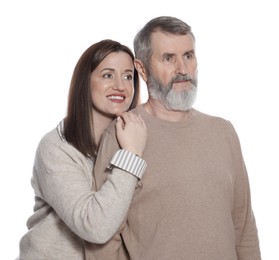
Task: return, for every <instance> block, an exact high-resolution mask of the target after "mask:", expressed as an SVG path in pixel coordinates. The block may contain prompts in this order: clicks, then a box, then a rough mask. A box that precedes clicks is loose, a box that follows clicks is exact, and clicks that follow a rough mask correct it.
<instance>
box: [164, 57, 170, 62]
mask: <svg viewBox="0 0 279 260" xmlns="http://www.w3.org/2000/svg"><path fill="white" fill-rule="evenodd" d="M171 59H172V57H171V56H166V57H164V59H163V60H164V61H166V62H170V61H171Z"/></svg>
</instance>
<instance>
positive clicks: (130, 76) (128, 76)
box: [125, 75, 133, 80]
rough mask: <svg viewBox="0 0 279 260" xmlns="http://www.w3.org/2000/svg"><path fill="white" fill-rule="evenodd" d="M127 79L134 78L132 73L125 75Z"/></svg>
mask: <svg viewBox="0 0 279 260" xmlns="http://www.w3.org/2000/svg"><path fill="white" fill-rule="evenodd" d="M125 79H128V80H132V79H133V76H132V75H126V76H125Z"/></svg>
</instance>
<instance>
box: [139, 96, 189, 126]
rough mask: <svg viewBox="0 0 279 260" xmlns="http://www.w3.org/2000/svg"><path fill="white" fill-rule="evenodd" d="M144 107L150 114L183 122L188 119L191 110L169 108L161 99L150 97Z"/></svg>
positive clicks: (167, 119)
mask: <svg viewBox="0 0 279 260" xmlns="http://www.w3.org/2000/svg"><path fill="white" fill-rule="evenodd" d="M143 107H144V110H145V111H146V112H147V113H148V114H150V115H152V116H154V117H157V118H159V119H162V120H166V121H171V122H183V121H185V120H187V118H188V117H189V111H190V110H188V111H180V110H167V109H166V108H165V107H164V105H163V104H162V103H161V102H160V101H158V100H155V99H150V98H149V99H148V100H147V102H146V103H145V104H144V105H143Z"/></svg>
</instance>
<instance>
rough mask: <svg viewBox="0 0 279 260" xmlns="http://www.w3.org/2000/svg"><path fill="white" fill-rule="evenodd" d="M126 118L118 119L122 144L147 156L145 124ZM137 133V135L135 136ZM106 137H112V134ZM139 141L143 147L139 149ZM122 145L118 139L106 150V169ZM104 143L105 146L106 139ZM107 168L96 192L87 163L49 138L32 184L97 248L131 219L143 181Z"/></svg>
mask: <svg viewBox="0 0 279 260" xmlns="http://www.w3.org/2000/svg"><path fill="white" fill-rule="evenodd" d="M127 116H128V115H124V116H122V117H121V118H122V119H119V120H118V123H117V124H120V123H121V131H122V132H121V134H122V136H120V139H119V141H118V142H119V143H122V144H123V142H125V141H127V139H129V142H126V143H125V145H126V146H125V149H127V150H128V151H133V152H137V153H139V154H142V152H143V150H144V147H145V142H146V136H147V134H146V129H144V128H143V127H142V122H141V121H138V122H136V121H132V120H131V118H127ZM132 119H133V120H134V119H135V118H134V117H132ZM140 125H141V126H140ZM119 127H120V126H119V125H118V126H117V128H119ZM138 128H141V129H142V130H138ZM135 129H137V130H136V132H137V133H136V134H134V135H133V134H132V132H133V131H134V133H135ZM121 134H120V135H121ZM107 138H112V136H111V135H107ZM125 138H127V139H125ZM123 140H124V141H123ZM139 141H140V142H141V145H137V144H135V143H137V142H139ZM118 142H117V141H116V139H115V142H114V145H113V146H110V147H105V146H104V147H103V146H102V148H101V151H102V154H105V155H106V156H105V157H103V158H104V160H106V164H105V165H106V166H107V165H108V163H109V162H110V160H111V158H112V156H113V154H114V153H115V152H116V151H117V150H118V149H119V144H118ZM103 143H106V138H105V139H104V141H103ZM91 166H92V165H91ZM106 166H105V167H104V168H103V170H104V174H103V176H104V178H105V179H104V184H103V185H101V186H100V189H99V190H98V191H96V190H95V183H94V181H93V182H92V167H90V163H89V161H88V158H86V157H84V156H83V155H82V154H81V153H79V152H78V151H77V150H76V149H75V148H74V147H72V146H70V145H69V144H65V143H63V144H59V145H58V143H57V142H53V141H49V139H48V138H45V139H43V140H42V142H41V143H40V145H39V148H38V151H37V154H36V159H35V165H34V176H33V180H32V183H33V187H34V189H35V191H36V194H37V195H38V196H39V197H42V198H43V200H45V201H46V202H47V203H48V204H49V205H50V206H51V207H52V208H53V209H54V210H55V211H56V213H57V214H58V216H59V217H60V218H61V219H62V220H63V222H65V224H66V225H67V226H68V227H69V228H70V229H71V230H72V231H73V232H74V233H76V234H77V235H78V236H80V237H81V238H83V239H85V240H87V241H89V242H92V243H105V242H106V241H108V240H109V239H110V238H111V237H112V236H113V235H114V234H115V233H116V231H117V229H118V228H119V226H120V225H121V223H122V221H123V219H124V218H125V215H126V214H127V211H128V208H129V205H130V203H131V200H132V196H133V193H134V189H135V187H136V184H137V181H138V178H137V177H136V176H134V175H133V173H130V172H127V171H124V170H122V169H120V168H117V167H114V168H113V169H112V172H111V171H110V170H108V169H107V168H106ZM110 173H111V174H110ZM92 185H93V187H92ZM96 188H98V187H96Z"/></svg>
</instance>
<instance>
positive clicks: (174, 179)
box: [86, 106, 261, 260]
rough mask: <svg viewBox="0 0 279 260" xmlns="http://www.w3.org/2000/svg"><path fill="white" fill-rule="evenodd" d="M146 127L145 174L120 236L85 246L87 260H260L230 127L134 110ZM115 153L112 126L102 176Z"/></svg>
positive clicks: (100, 164)
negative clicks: (159, 116) (176, 120)
mask: <svg viewBox="0 0 279 260" xmlns="http://www.w3.org/2000/svg"><path fill="white" fill-rule="evenodd" d="M136 113H139V114H141V115H142V117H143V119H144V120H145V122H146V125H147V128H148V141H147V147H146V149H145V152H144V155H143V158H144V159H145V160H146V162H147V164H148V168H147V171H146V173H145V176H144V177H143V179H142V180H141V181H140V182H139V183H138V186H137V188H136V191H135V195H134V197H133V201H132V204H131V207H130V210H129V213H128V216H127V221H126V222H125V223H124V224H123V228H122V230H121V236H120V234H118V235H116V236H115V237H114V239H112V240H111V241H110V242H109V243H107V244H106V245H103V246H98V245H87V248H86V255H87V259H102V260H106V259H110V260H112V259H120V260H123V259H132V260H183V259H185V260H236V259H238V260H240V259H241V260H259V259H261V256H260V249H259V241H258V236H257V228H256V223H255V220H254V216H253V212H252V207H251V199H250V190H249V182H248V176H247V172H246V169H245V165H244V161H243V158H242V153H241V148H240V144H239V140H238V137H237V134H236V132H235V130H234V128H233V126H232V125H231V123H230V122H228V121H226V120H223V119H221V118H217V117H212V116H209V115H205V114H203V113H200V112H198V111H197V110H194V109H193V110H192V111H191V112H190V118H189V119H187V120H186V121H185V122H170V121H163V120H159V119H157V118H155V117H152V116H151V115H149V114H148V113H146V112H145V110H144V108H143V106H140V107H139V108H137V109H136ZM116 149H118V146H117V142H116V140H115V135H114V127H111V128H110V129H108V130H107V132H106V133H105V134H104V141H103V145H102V148H101V150H100V152H99V156H98V160H97V161H96V167H95V169H96V172H95V174H96V181H97V184H98V187H100V185H102V183H103V182H104V181H105V179H106V174H105V173H104V172H102V170H103V169H104V167H105V165H106V164H107V163H108V160H109V158H110V157H111V154H113V153H114V152H115V150H116Z"/></svg>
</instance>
